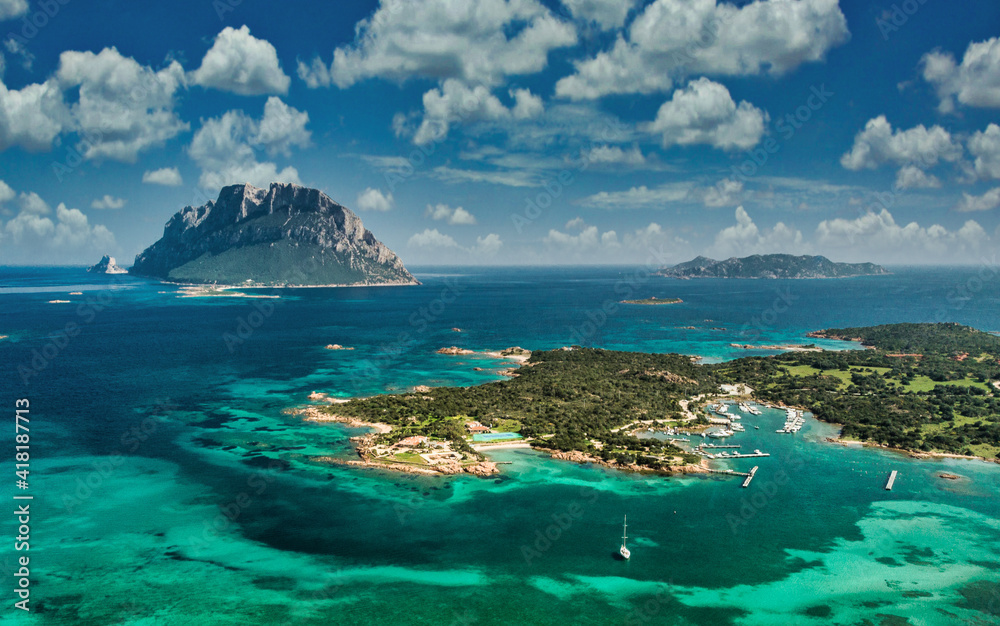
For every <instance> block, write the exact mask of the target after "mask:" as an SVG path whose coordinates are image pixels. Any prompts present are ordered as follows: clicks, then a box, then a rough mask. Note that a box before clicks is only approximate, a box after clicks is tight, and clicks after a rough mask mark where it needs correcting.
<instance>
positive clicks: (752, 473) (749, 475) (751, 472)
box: [743, 465, 757, 488]
mask: <svg viewBox="0 0 1000 626" xmlns="http://www.w3.org/2000/svg"><path fill="white" fill-rule="evenodd" d="M756 473H757V466H756V465H754V466H753V469H752V470H750V473H749V474H747V478H746V480H744V481H743V487H744V488H746V487H749V486H750V481H751V480H753V477H754V474H756Z"/></svg>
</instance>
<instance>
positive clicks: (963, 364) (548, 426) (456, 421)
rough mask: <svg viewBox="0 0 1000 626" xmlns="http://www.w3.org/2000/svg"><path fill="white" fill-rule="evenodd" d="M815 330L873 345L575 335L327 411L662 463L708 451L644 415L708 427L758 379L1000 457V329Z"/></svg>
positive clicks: (819, 411) (820, 408)
mask: <svg viewBox="0 0 1000 626" xmlns="http://www.w3.org/2000/svg"><path fill="white" fill-rule="evenodd" d="M811 335H812V336H815V337H825V338H838V339H850V340H859V341H861V342H862V343H863V344H864V345H865V347H866V348H867V349H863V350H843V351H823V352H788V353H782V354H778V355H774V356H768V357H743V358H740V359H736V360H733V361H728V362H724V363H718V364H697V363H696V362H695V361H694V360H693V359H692V357H690V356H685V355H680V354H649V353H640V352H619V351H611V350H602V349H595V348H583V347H579V346H574V347H572V348H562V349H557V350H549V351H536V352H533V353H532V354H531V357H530V358H529V359H528V360H527V361H526V362H525V363H524V365H523V366H522V367H521V368H520V369H518V370H517V374H516V376H514V377H513V378H511V379H508V380H503V381H498V382H492V383H486V384H482V385H476V386H472V387H436V388H430V389H429V390H426V391H421V392H411V393H402V394H387V395H377V396H373V397H369V398H358V399H353V400H351V401H349V402H346V403H343V404H337V405H335V406H330V407H324V408H323V409H320V410H321V411H323V412H326V413H329V414H331V415H332V414H336V415H337V416H339V417H345V418H350V419H356V420H360V421H364V422H369V423H376V422H377V423H382V424H388V425H391V426H392V427H393V428H392V430H391V431H390V432H388V433H382V434H379V435H377V436H375V438H376V443H380V444H382V445H392V444H393V443H395V442H398V441H400V440H401V439H403V438H406V437H410V436H413V435H422V436H426V437H429V438H432V439H436V440H439V441H447V442H450V445H451V447H452V449H453V450H455V451H457V452H460V453H462V454H463V455H466V458H469V459H473V458H478V459H481V458H482V457H481V455H480V454H479V453H478V452H477V451H475V450H474V449H473V448H472V447H471V445H470V440H469V432H468V431H467V428H466V424H467V423H468V422H469V421H470V420H475V421H477V422H479V423H481V424H483V425H485V426H492V427H494V428H497V429H502V430H504V431H507V432H516V433H518V434H519V435H521V436H522V437H524V438H525V439H528V440H529V441H530V443H531V445H532V447H535V448H540V449H546V450H549V451H562V452H572V451H577V452H580V453H584V454H586V455H588V456H589V457H591V458H594V459H598V460H603V461H607V462H614V463H618V464H623V465H637V466H640V467H642V468H645V469H650V470H667V469H669V468H670V467H675V466H677V465H680V464H685V463H686V464H694V463H697V462H698V461H700V457H697V456H695V455H693V454H690V453H689V452H687V451H685V450H683V449H681V448H679V447H677V446H675V445H673V444H671V443H669V442H666V441H661V440H659V439H653V438H639V437H636V436H635V435H634V434H630V432H629V431H630V430H634V429H635V427H636V426H637V425H640V424H641V425H642V426H643V427H645V426H646V425H651V426H655V427H656V428H657V429H665V428H671V427H672V428H683V429H685V430H697V429H698V428H703V427H705V426H707V425H708V421H707V419H706V418H707V417H708V415H707V412H706V411H705V410H704V408H705V407H706V405H708V404H709V403H711V402H712V401H713V400H715V399H717V398H719V397H721V396H722V395H723V394H721V393H720V386H721V385H734V384H740V383H742V384H746V385H748V386H749V387H751V388H752V389H753V395H754V397H755V399H757V400H759V401H762V402H768V403H780V404H784V405H787V406H796V407H801V408H803V409H806V410H808V411H810V412H811V413H812V414H813V415H815V416H816V417H817V418H818V419H821V420H823V421H827V422H832V423H837V424H841V425H842V437H843V438H845V439H854V440H860V441H865V442H870V443H874V444H878V445H884V446H888V447H892V448H898V449H902V450H907V451H911V452H918V453H920V452H923V453H949V454H959V455H968V456H982V457H985V458H990V459H996V458H997V456H998V453H1000V388H998V385H1000V383H998V382H997V381H998V380H1000V337H998V336H995V335H993V334H990V333H986V332H982V331H978V330H975V329H972V328H969V327H966V326H960V325H958V324H891V325H884V326H874V327H868V328H844V329H830V330H826V331H819V332H817V333H811Z"/></svg>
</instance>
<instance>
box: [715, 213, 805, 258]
mask: <svg viewBox="0 0 1000 626" xmlns="http://www.w3.org/2000/svg"><path fill="white" fill-rule="evenodd" d="M802 250H803V242H802V233H801V232H800V231H798V230H796V229H794V228H792V227H789V226H786V225H785V224H784V223H783V222H778V223H777V224H775V225H774V227H773V228H769V229H768V228H765V229H761V228H758V226H757V224H756V223H754V221H753V219H751V217H750V215H749V214H748V213H747V212H746V210H745V209H744V208H743V207H742V206H738V207H736V224H733V225H732V226H728V227H726V228H724V229H722V230H721V231H719V233H718V234H717V235H716V236H715V242H714V244H713V245H712V248H711V250H710V254H711V255H713V256H715V257H718V258H727V257H731V256H748V255H751V254H769V253H785V254H796V253H800V252H801V251H802Z"/></svg>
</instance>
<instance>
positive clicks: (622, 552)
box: [618, 515, 632, 561]
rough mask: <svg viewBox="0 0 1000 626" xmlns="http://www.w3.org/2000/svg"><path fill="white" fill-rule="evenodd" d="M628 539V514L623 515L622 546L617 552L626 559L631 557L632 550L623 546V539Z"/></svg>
mask: <svg viewBox="0 0 1000 626" xmlns="http://www.w3.org/2000/svg"><path fill="white" fill-rule="evenodd" d="M626 539H628V515H626V516H625V525H624V526H623V527H622V547H621V550H619V551H618V554H620V555H622V558H623V559H625V560H626V561H627V560H629V559H630V558H632V551H631V550H629V549H628V548H626V547H625V540H626Z"/></svg>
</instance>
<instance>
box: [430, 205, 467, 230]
mask: <svg viewBox="0 0 1000 626" xmlns="http://www.w3.org/2000/svg"><path fill="white" fill-rule="evenodd" d="M424 215H426V216H427V217H429V218H431V219H432V220H437V221H440V220H445V221H446V222H448V223H449V224H452V225H465V226H471V225H473V224H475V223H476V218H475V216H474V215H472V213H469V212H468V211H466V210H465V209H463V208H462V207H455V208H452V207H450V206H448V205H447V204H436V205H434V206H431V205H429V204H428V205H427V210H426V211H425V212H424Z"/></svg>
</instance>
